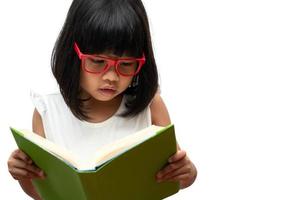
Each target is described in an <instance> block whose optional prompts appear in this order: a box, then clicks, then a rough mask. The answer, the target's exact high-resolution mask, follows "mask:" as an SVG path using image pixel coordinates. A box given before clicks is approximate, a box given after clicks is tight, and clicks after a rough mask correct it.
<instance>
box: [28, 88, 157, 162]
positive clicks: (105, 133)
mask: <svg viewBox="0 0 300 200" xmlns="http://www.w3.org/2000/svg"><path fill="white" fill-rule="evenodd" d="M31 99H32V101H33V104H34V105H35V107H36V109H37V111H38V112H39V113H40V115H41V117H42V121H43V125H44V132H45V136H46V138H47V139H49V140H51V141H52V142H54V143H56V144H58V145H60V146H62V147H64V148H66V149H67V150H69V151H71V152H72V153H74V154H75V155H77V156H78V157H79V158H80V159H85V158H87V157H88V156H90V155H91V154H92V153H93V152H95V150H96V149H98V148H99V147H101V146H103V145H106V144H109V143H111V142H113V141H116V140H118V139H120V138H122V137H125V136H127V135H129V134H132V133H135V132H136V131H138V130H141V129H143V128H146V127H147V126H150V125H151V112H150V107H149V106H148V107H147V108H146V109H145V110H144V111H142V112H141V113H139V114H138V115H136V116H135V117H121V116H118V114H120V113H122V112H123V111H124V110H125V109H126V108H125V96H124V97H123V99H122V102H121V104H120V107H119V109H118V110H117V112H116V113H115V114H114V115H113V116H112V117H110V118H109V119H107V120H105V121H103V122H100V123H90V122H87V121H81V120H79V119H78V118H76V117H75V116H74V115H73V113H72V112H71V111H70V109H69V108H68V106H67V105H66V103H65V101H64V99H63V97H62V95H61V94H60V93H59V92H58V93H54V94H48V95H39V94H37V93H34V92H31Z"/></svg>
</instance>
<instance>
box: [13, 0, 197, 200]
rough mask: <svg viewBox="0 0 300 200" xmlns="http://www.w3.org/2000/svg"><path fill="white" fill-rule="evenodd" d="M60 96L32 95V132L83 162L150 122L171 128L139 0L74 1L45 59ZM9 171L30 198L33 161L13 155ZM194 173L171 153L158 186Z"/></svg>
mask: <svg viewBox="0 0 300 200" xmlns="http://www.w3.org/2000/svg"><path fill="white" fill-rule="evenodd" d="M51 66H52V72H53V74H54V77H55V78H56V80H57V82H58V85H59V88H60V93H57V94H50V95H44V96H40V95H38V94H34V93H33V94H32V100H33V102H34V104H35V107H36V109H35V110H34V113H33V131H34V132H35V133H37V134H39V135H41V136H43V137H46V138H48V139H49V140H51V141H53V142H55V143H57V144H58V145H61V146H63V147H65V148H67V149H69V150H71V151H73V152H74V153H76V154H78V155H80V157H85V156H86V155H88V154H90V152H93V151H94V149H97V148H99V146H102V145H105V144H107V143H110V142H113V141H115V140H117V139H119V138H122V137H124V136H126V135H128V134H131V133H134V132H136V131H138V130H140V129H143V128H145V127H147V126H149V125H151V124H155V125H159V126H166V125H168V124H170V123H171V122H170V118H169V115H168V111H167V108H166V106H165V104H164V102H163V100H162V98H161V97H160V95H159V93H158V92H157V91H158V74H157V68H156V64H155V59H154V56H153V50H152V45H151V39H150V31H149V24H148V20H147V16H146V12H145V9H144V7H143V4H142V2H141V1H140V0H74V1H73V3H72V5H71V7H70V10H69V12H68V15H67V19H66V21H65V24H64V26H63V29H62V31H61V33H60V35H59V37H58V40H57V42H56V44H55V47H54V50H53V54H52V62H51ZM8 168H9V172H10V173H11V175H12V176H13V178H15V179H16V180H18V181H19V183H20V185H21V186H22V188H23V190H24V191H25V192H26V193H27V194H28V195H29V196H31V197H32V198H34V199H40V197H39V195H38V194H37V192H36V191H35V189H34V187H33V185H32V182H31V179H34V178H44V177H45V174H44V173H43V172H42V171H41V170H40V169H38V168H37V167H36V166H35V165H34V163H33V162H32V160H31V159H30V158H29V157H28V156H27V155H26V154H25V153H23V152H22V151H21V150H15V151H14V152H13V153H12V154H11V156H10V158H9V160H8ZM196 174H197V171H196V168H195V166H194V165H193V163H192V162H191V161H190V159H189V158H188V156H187V155H186V152H185V151H184V150H181V149H180V148H179V146H178V151H177V153H176V154H174V155H173V156H172V157H170V159H169V164H168V165H167V166H166V167H165V168H164V169H162V170H161V171H159V172H158V173H157V176H156V177H157V181H158V182H161V181H179V183H180V187H181V188H185V187H188V186H190V185H191V184H192V183H193V182H194V180H195V178H196Z"/></svg>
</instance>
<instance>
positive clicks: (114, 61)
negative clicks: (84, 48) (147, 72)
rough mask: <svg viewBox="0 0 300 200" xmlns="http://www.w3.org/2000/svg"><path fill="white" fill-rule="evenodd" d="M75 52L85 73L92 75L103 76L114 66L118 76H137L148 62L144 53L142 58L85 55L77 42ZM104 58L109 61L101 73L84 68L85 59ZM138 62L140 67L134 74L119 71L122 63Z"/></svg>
mask: <svg viewBox="0 0 300 200" xmlns="http://www.w3.org/2000/svg"><path fill="white" fill-rule="evenodd" d="M74 50H75V52H76V54H77V56H78V57H79V59H80V60H81V67H82V68H83V70H84V71H86V72H88V73H91V74H101V73H105V72H107V71H108V70H109V69H110V68H111V67H112V66H113V67H114V68H115V71H116V72H117V74H118V75H122V76H135V75H136V74H138V73H139V72H140V70H141V68H142V66H143V65H144V64H145V62H146V58H145V54H144V53H143V57H141V58H111V57H108V56H105V55H91V54H84V53H82V52H81V51H80V49H79V47H78V45H77V43H76V42H74ZM95 57H97V58H103V59H104V60H106V61H107V63H108V64H107V65H106V66H105V67H104V69H103V70H102V71H100V72H93V71H89V70H88V69H86V67H85V66H83V59H85V58H95ZM133 60H136V61H138V63H139V66H138V67H137V69H136V71H135V73H134V74H130V75H128V74H123V73H121V72H120V71H119V69H118V67H117V66H118V63H119V62H120V61H133Z"/></svg>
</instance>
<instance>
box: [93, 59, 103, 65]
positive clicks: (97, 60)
mask: <svg viewBox="0 0 300 200" xmlns="http://www.w3.org/2000/svg"><path fill="white" fill-rule="evenodd" d="M92 62H93V63H95V64H104V63H105V60H101V59H92Z"/></svg>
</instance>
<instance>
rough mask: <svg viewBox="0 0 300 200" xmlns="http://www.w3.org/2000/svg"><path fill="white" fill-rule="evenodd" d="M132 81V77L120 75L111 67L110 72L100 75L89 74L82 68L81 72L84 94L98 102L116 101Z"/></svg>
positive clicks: (111, 55) (107, 55)
mask: <svg viewBox="0 0 300 200" xmlns="http://www.w3.org/2000/svg"><path fill="white" fill-rule="evenodd" d="M101 55H105V56H106V57H110V58H128V57H126V56H122V57H116V56H115V55H113V54H111V53H105V54H101ZM132 79H133V77H132V76H122V75H119V74H118V73H117V72H116V69H115V67H114V66H111V67H110V68H109V70H108V71H106V72H103V73H100V74H93V73H89V72H87V71H85V70H83V67H81V72H80V86H81V88H82V89H83V90H84V93H86V94H87V95H89V96H91V97H93V98H94V99H96V100H98V101H110V100H112V99H114V98H115V97H116V96H118V95H119V94H121V93H123V92H124V91H125V90H126V89H127V88H128V86H129V85H130V83H131V81H132Z"/></svg>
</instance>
